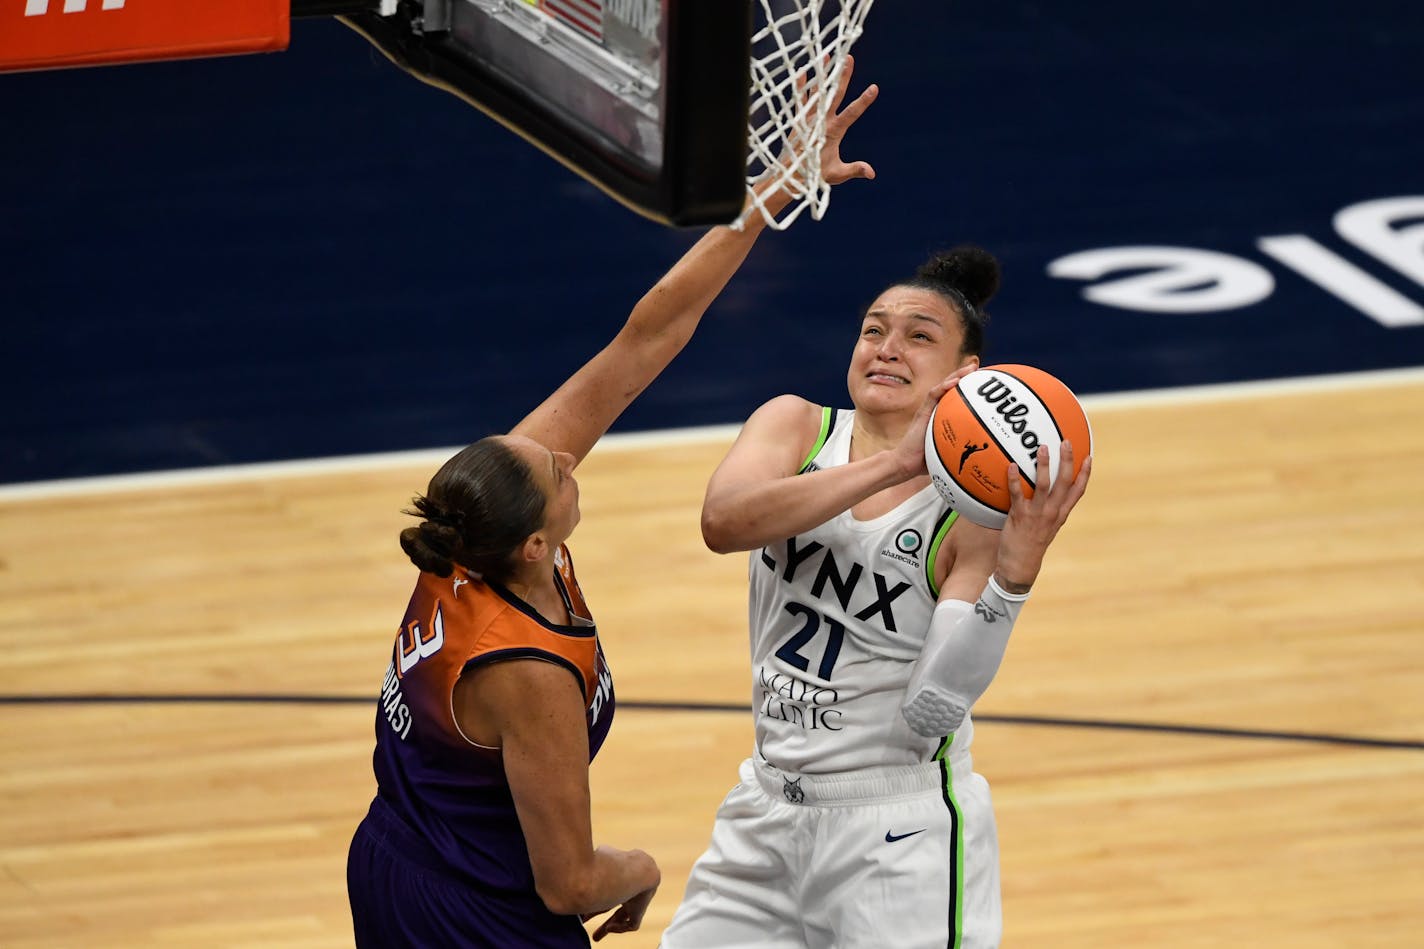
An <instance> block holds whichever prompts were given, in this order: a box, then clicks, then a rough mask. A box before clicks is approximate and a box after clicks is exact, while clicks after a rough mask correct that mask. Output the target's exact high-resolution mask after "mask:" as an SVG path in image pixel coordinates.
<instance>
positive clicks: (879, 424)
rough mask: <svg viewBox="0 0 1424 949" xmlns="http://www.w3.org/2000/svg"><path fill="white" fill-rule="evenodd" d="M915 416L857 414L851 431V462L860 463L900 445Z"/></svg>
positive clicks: (859, 412) (858, 412)
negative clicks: (864, 459)
mask: <svg viewBox="0 0 1424 949" xmlns="http://www.w3.org/2000/svg"><path fill="white" fill-rule="evenodd" d="M913 420H914V415H913V414H911V415H909V416H902V415H900V414H895V415H868V414H866V413H865V412H861V411H857V412H856V413H855V422H854V424H853V425H852V427H851V431H850V460H851V461H860V460H861V459H863V458H869V457H870V456H871V455H875V454H878V453H880V452H882V451H888V450H889V449H891V448H894V447H895V446H896V445H898V444H900V439H902V438H904V437H905V429H906V428H907V427H908V426H909V424H910V422H911V421H913Z"/></svg>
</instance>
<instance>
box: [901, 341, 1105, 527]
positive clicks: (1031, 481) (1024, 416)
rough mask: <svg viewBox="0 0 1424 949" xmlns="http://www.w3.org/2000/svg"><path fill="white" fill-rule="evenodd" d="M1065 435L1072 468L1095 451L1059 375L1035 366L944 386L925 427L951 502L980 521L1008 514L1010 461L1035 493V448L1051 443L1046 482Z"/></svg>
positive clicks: (929, 459) (932, 463)
mask: <svg viewBox="0 0 1424 949" xmlns="http://www.w3.org/2000/svg"><path fill="white" fill-rule="evenodd" d="M1064 441H1070V442H1072V443H1073V469H1074V470H1073V471H1072V472H1065V474H1067V476H1068V477H1070V478H1072V477H1076V476H1077V474H1078V469H1079V468H1080V467H1081V466H1082V463H1083V460H1084V459H1086V458H1087V457H1088V456H1089V455H1090V454H1092V451H1093V437H1092V430H1091V428H1090V427H1089V425H1088V417H1087V415H1086V414H1085V413H1084V412H1083V407H1082V406H1081V405H1080V404H1079V403H1078V399H1077V397H1076V396H1074V395H1073V393H1072V391H1070V390H1069V388H1068V387H1067V386H1065V385H1064V384H1063V383H1062V382H1060V381H1059V380H1058V379H1056V378H1054V377H1053V376H1051V375H1049V374H1048V373H1046V372H1044V371H1043V370H1041V369H1035V368H1034V367H1032V366H1019V365H999V366H986V367H983V368H981V369H976V370H975V371H974V372H971V373H970V374H969V375H967V376H965V377H964V378H963V379H961V380H960V381H959V384H958V385H957V386H956V387H955V388H953V389H951V390H950V391H949V392H947V393H946V394H945V396H944V398H942V399H940V402H939V405H937V406H936V407H935V412H934V417H933V418H932V419H931V422H930V425H929V427H928V428H927V429H926V431H925V464H926V467H928V468H929V473H930V479H931V481H933V482H934V485H935V487H936V488H937V489H938V490H939V492H940V494H941V495H943V497H944V498H945V500H946V502H948V504H949V506H950V507H952V508H954V509H955V510H956V511H958V512H959V514H960V515H961V516H963V517H967V518H968V519H969V520H971V521H973V522H974V523H976V524H981V525H983V526H985V527H992V528H995V529H997V528H1000V527H1003V526H1004V520H1005V519H1006V518H1007V516H1008V513H1009V475H1008V468H1009V465H1011V464H1012V465H1017V466H1018V470H1019V477H1020V478H1021V480H1022V483H1023V488H1024V494H1025V495H1026V496H1028V497H1032V496H1033V492H1034V489H1035V488H1037V487H1038V485H1037V484H1036V483H1035V482H1036V480H1037V477H1038V473H1037V467H1036V461H1037V457H1036V453H1037V450H1038V449H1039V447H1040V446H1042V447H1044V448H1046V449H1047V450H1048V484H1047V485H1045V487H1051V486H1052V485H1053V483H1054V481H1055V480H1056V479H1057V477H1058V465H1059V460H1060V457H1061V455H1060V453H1061V450H1062V445H1063V442H1064Z"/></svg>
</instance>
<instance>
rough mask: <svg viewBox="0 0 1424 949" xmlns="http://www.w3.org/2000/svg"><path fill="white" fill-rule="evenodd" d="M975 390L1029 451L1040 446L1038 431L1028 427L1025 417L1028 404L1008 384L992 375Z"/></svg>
mask: <svg viewBox="0 0 1424 949" xmlns="http://www.w3.org/2000/svg"><path fill="white" fill-rule="evenodd" d="M975 391H976V392H978V394H979V395H982V396H983V397H984V401H985V402H988V403H989V404H990V405H992V406H993V407H994V411H996V412H998V413H999V414H1000V415H1002V416H1003V417H1004V424H1006V425H1008V427H1009V428H1010V429H1012V430H1013V433H1014V434H1015V435H1017V436H1018V437H1019V441H1020V442H1021V443H1022V444H1023V446H1024V447H1025V448H1027V449H1028V450H1029V451H1034V450H1035V449H1037V448H1038V433H1037V432H1035V431H1034V430H1033V429H1031V428H1029V427H1028V419H1026V418H1024V416H1025V415H1027V414H1028V412H1029V409H1028V406H1027V405H1024V404H1023V403H1022V402H1020V401H1019V400H1018V399H1017V398H1016V397H1014V396H1013V395H1012V394H1011V393H1010V389H1009V387H1008V386H1007V385H1005V384H1004V383H1003V382H1002V381H1001V380H999V379H996V378H992V377H991V378H990V379H988V380H987V381H986V382H985V383H984V384H983V385H981V386H980V387H979V388H978V389H977V390H975ZM985 447H988V446H985ZM966 457H967V455H966Z"/></svg>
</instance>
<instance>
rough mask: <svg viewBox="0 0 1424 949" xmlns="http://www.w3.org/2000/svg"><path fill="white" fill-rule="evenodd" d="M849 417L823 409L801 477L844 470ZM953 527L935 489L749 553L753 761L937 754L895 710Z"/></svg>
mask: <svg viewBox="0 0 1424 949" xmlns="http://www.w3.org/2000/svg"><path fill="white" fill-rule="evenodd" d="M854 416H855V413H854V412H853V411H850V410H832V409H829V408H828V409H825V410H824V411H823V420H822V425H821V436H820V438H819V439H818V440H817V443H816V446H815V447H814V448H812V450H811V453H810V455H809V456H808V457H807V459H806V462H805V463H804V464H803V465H802V468H801V471H802V472H803V473H804V472H807V471H814V470H818V469H822V468H831V467H834V466H836V465H843V464H845V463H846V461H847V460H848V459H849V457H850V438H851V428H852V423H853V421H854ZM954 518H955V515H954V513H953V512H952V511H950V510H949V508H948V507H947V506H946V505H945V503H944V501H943V500H942V499H941V497H940V495H939V493H938V492H937V491H936V490H935V488H934V487H933V486H932V485H931V486H926V487H925V488H924V490H922V491H920V492H918V493H917V494H915V495H914V496H913V497H911V498H909V499H908V500H906V501H905V502H904V503H902V504H900V506H899V507H897V508H895V509H894V510H892V511H890V512H889V513H887V514H885V515H883V516H881V517H877V518H875V519H873V520H869V521H860V520H856V519H855V518H854V517H853V516H851V513H850V512H849V511H846V512H843V513H841V514H840V515H838V516H836V517H834V518H832V519H831V520H830V521H827V522H826V523H824V524H822V525H820V526H819V527H816V528H814V529H812V530H810V531H807V532H806V533H804V534H801V535H799V536H797V537H792V538H789V539H788V540H785V541H780V542H778V543H775V544H769V545H767V546H766V547H764V548H762V549H761V550H754V551H752V554H751V563H750V573H751V582H750V592H749V607H750V620H751V651H752V699H753V704H754V706H755V709H756V711H755V722H756V745H757V753H758V756H759V757H761V758H762V759H763V760H765V761H766V762H767V763H768V764H770V765H772V766H773V767H775V768H778V769H780V770H782V771H787V772H791V773H799V774H833V773H840V772H845V771H852V770H855V769H859V768H867V767H882V766H887V765H889V766H894V765H908V764H917V763H922V762H926V761H929V760H931V759H932V758H933V757H934V755H935V753H936V752H937V751H938V750H939V748H940V746H941V745H942V744H943V742H942V741H941V740H937V739H935V738H925V737H922V736H919V735H916V734H915V733H914V732H912V731H911V730H910V728H909V726H908V725H906V724H905V720H904V718H903V716H901V714H900V705H901V703H902V702H903V701H904V699H905V688H906V686H907V684H908V683H909V680H910V671H911V669H912V668H913V666H914V663H915V660H916V659H917V658H919V655H920V647H921V646H922V645H923V644H924V641H925V635H926V633H927V631H928V630H929V624H930V618H931V616H932V615H933V612H934V607H935V600H936V597H937V590H936V588H935V586H934V569H933V567H934V557H935V555H936V554H937V553H938V551H939V547H940V543H941V541H942V540H943V539H944V536H945V534H946V533H948V531H949V528H950V526H951V524H952V523H953V521H954ZM973 731H974V726H973V724H972V723H971V722H970V721H969V719H968V718H966V719H965V721H964V724H963V726H962V727H961V728H960V730H959V731H958V732H957V733H956V734H955V735H954V739H953V741H952V743H951V744H950V747H949V749H948V756H949V757H951V758H954V757H958V756H959V755H962V754H964V753H965V752H967V750H968V748H969V743H970V741H971V739H972V736H973Z"/></svg>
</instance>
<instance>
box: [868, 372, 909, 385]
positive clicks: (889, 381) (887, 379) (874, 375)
mask: <svg viewBox="0 0 1424 949" xmlns="http://www.w3.org/2000/svg"><path fill="white" fill-rule="evenodd" d="M865 378H867V379H869V380H870V381H871V382H879V383H882V384H884V385H890V386H907V385H909V384H910V380H909V379H906V378H903V377H902V376H892V375H890V373H888V372H870V373H866V376H865Z"/></svg>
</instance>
